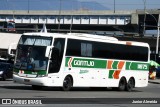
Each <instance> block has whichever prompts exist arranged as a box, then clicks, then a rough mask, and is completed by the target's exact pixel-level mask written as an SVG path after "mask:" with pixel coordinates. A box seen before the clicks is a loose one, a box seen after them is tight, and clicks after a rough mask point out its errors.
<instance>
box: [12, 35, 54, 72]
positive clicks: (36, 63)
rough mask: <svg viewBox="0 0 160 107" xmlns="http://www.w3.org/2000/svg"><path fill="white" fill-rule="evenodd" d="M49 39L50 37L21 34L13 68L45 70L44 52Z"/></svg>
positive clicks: (46, 60) (46, 61)
mask: <svg viewBox="0 0 160 107" xmlns="http://www.w3.org/2000/svg"><path fill="white" fill-rule="evenodd" d="M51 41H52V39H51V38H50V37H36V36H22V38H21V39H20V41H19V45H18V46H17V59H16V62H15V68H18V69H28V70H46V68H47V64H48V58H47V57H45V52H46V47H47V46H50V45H51Z"/></svg>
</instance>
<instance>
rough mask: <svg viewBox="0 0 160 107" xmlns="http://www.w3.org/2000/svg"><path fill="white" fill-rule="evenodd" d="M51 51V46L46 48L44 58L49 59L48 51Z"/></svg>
mask: <svg viewBox="0 0 160 107" xmlns="http://www.w3.org/2000/svg"><path fill="white" fill-rule="evenodd" d="M52 49H53V46H47V48H46V53H45V57H49V54H50V51H51V50H52Z"/></svg>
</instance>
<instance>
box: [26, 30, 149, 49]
mask: <svg viewBox="0 0 160 107" xmlns="http://www.w3.org/2000/svg"><path fill="white" fill-rule="evenodd" d="M23 35H28V36H45V37H64V38H74V39H83V40H84V39H87V40H96V41H103V42H105V41H108V42H112V43H117V44H126V45H137V46H145V47H149V44H148V43H144V42H135V41H119V40H118V39H117V38H115V37H109V36H101V35H93V34H85V33H66V34H65V33H44V32H32V33H24V34H23Z"/></svg>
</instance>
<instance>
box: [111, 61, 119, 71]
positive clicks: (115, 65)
mask: <svg viewBox="0 0 160 107" xmlns="http://www.w3.org/2000/svg"><path fill="white" fill-rule="evenodd" d="M118 62H119V61H114V62H113V65H112V69H117V65H118Z"/></svg>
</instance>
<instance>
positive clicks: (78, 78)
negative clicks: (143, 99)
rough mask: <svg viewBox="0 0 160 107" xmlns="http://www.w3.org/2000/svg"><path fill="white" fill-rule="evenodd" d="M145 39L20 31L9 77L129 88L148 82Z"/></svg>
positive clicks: (21, 80)
mask: <svg viewBox="0 0 160 107" xmlns="http://www.w3.org/2000/svg"><path fill="white" fill-rule="evenodd" d="M149 60H150V47H149V45H148V44H147V43H141V42H132V41H119V40H117V39H116V38H114V37H106V36H98V35H91V34H81V33H68V34H60V33H24V34H23V35H22V36H21V38H20V40H19V43H18V45H17V50H16V55H15V62H14V72H13V81H14V82H16V83H22V84H28V85H32V87H33V89H40V88H41V87H42V86H50V87H61V88H62V89H63V90H65V91H68V90H70V89H71V88H72V87H116V88H117V89H119V90H121V91H123V90H127V91H131V90H132V89H133V88H134V87H146V86H147V85H148V72H149Z"/></svg>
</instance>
